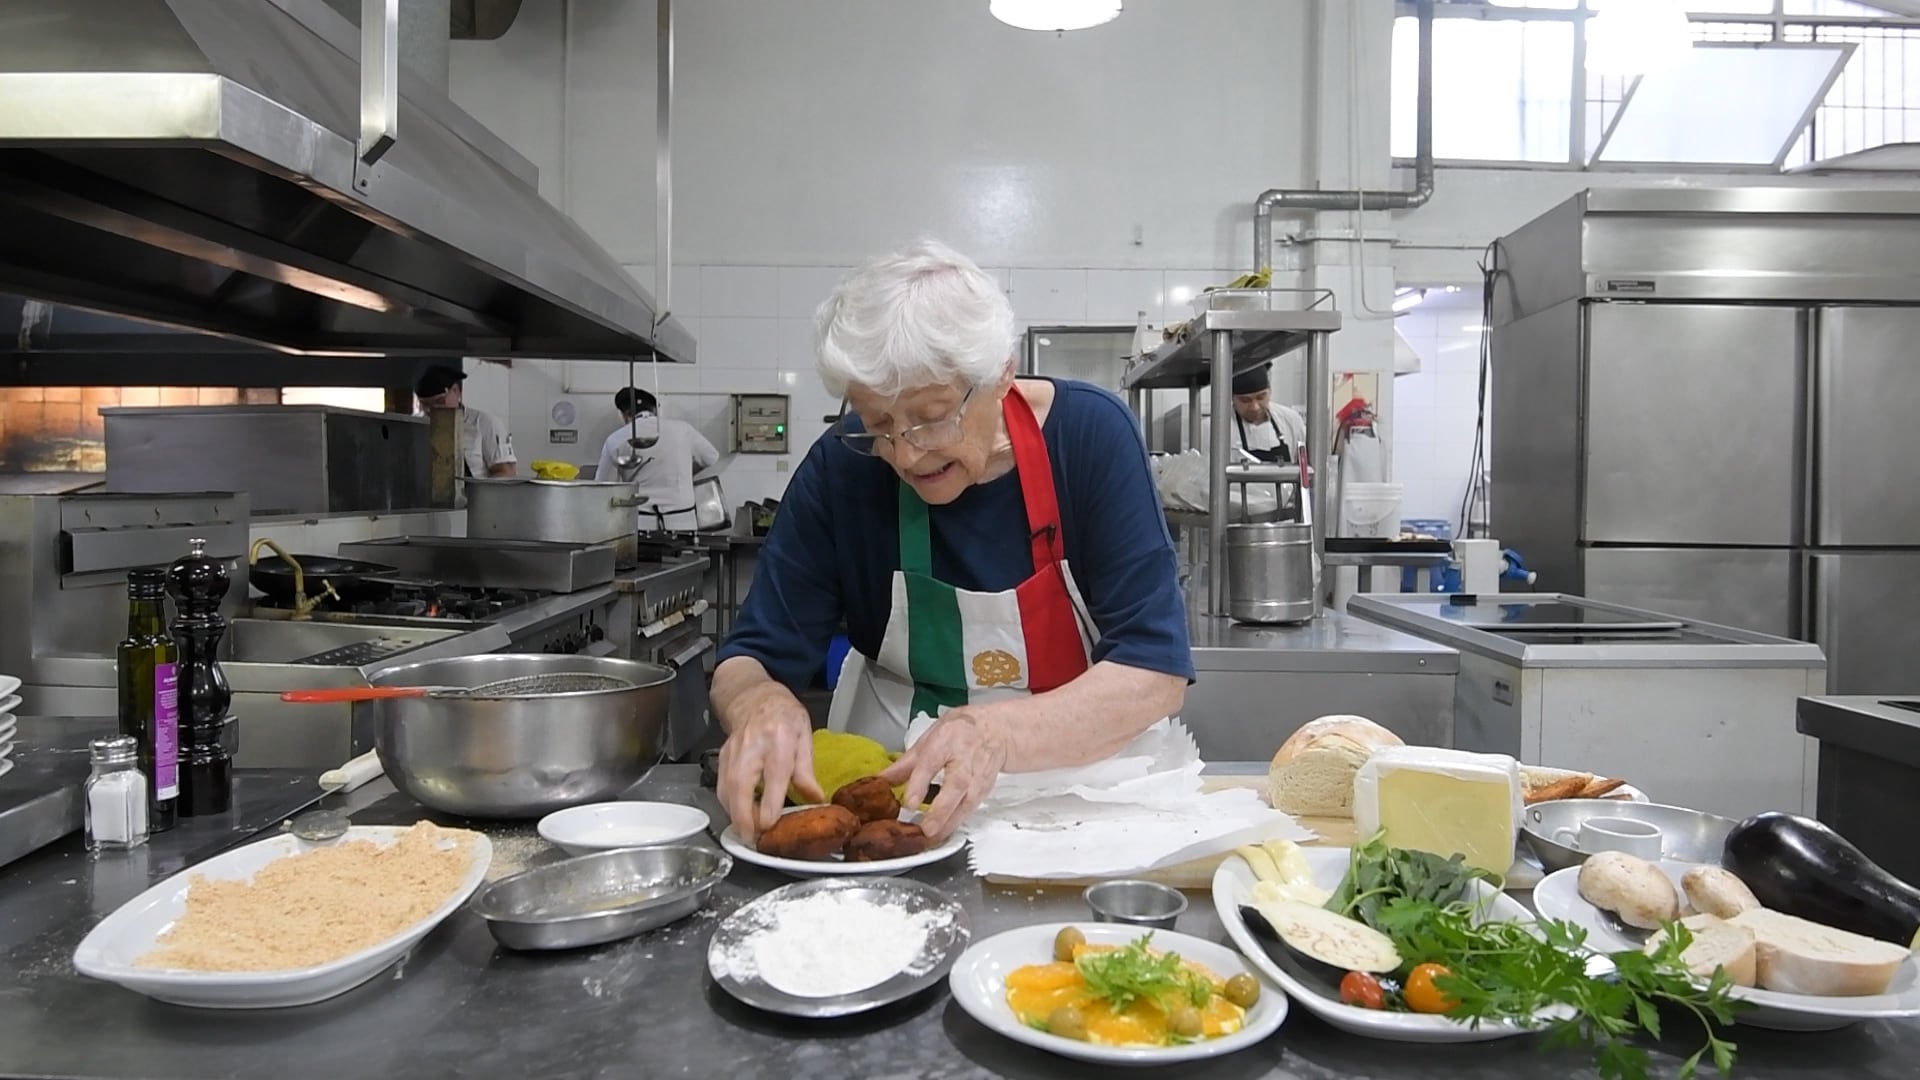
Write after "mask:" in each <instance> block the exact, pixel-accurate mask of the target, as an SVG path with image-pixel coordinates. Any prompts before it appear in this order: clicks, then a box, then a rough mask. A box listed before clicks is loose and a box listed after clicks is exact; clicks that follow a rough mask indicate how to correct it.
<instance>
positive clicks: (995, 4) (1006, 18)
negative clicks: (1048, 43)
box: [987, 0, 1120, 34]
mask: <svg viewBox="0 0 1920 1080" xmlns="http://www.w3.org/2000/svg"><path fill="white" fill-rule="evenodd" d="M987 10H988V11H989V12H991V13H992V15H993V17H994V18H996V19H999V20H1000V21H1001V22H1003V23H1006V24H1007V25H1008V26H1013V27H1018V28H1019V29H1021V30H1040V31H1044V32H1046V33H1056V34H1057V33H1064V32H1066V31H1068V30H1086V29H1088V28H1090V27H1095V26H1099V25H1101V24H1103V23H1110V22H1112V21H1113V20H1114V19H1115V18H1116V17H1117V16H1118V15H1119V14H1120V0H988V3H987Z"/></svg>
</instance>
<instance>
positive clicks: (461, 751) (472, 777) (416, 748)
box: [353, 653, 674, 818]
mask: <svg viewBox="0 0 1920 1080" xmlns="http://www.w3.org/2000/svg"><path fill="white" fill-rule="evenodd" d="M560 673H579V674H591V675H611V676H614V677H616V678H620V679H625V680H627V681H629V682H631V683H633V684H634V685H633V687H632V688H631V689H627V690H594V691H588V692H585V693H569V694H538V695H528V696H525V697H498V698H476V697H415V698H388V699H385V700H381V701H368V702H360V703H358V704H356V705H355V706H354V707H353V708H354V721H355V725H356V726H358V724H359V723H360V721H361V720H362V719H363V718H365V719H367V720H370V721H371V723H372V727H373V742H374V749H375V750H376V751H378V752H379V754H380V764H381V766H382V767H384V768H385V770H386V774H387V776H388V777H389V778H390V779H392V781H393V783H394V786H395V787H397V788H399V789H400V790H401V791H402V792H404V793H406V794H407V795H409V796H412V797H413V798H414V799H417V800H419V801H420V802H421V803H422V804H423V805H425V806H428V807H431V808H433V809H435V810H441V811H444V812H446V813H449V814H459V815H461V816H463V817H478V818H531V817H539V816H541V815H543V814H546V813H548V812H549V811H553V810H559V809H562V808H564V807H568V806H576V805H578V804H580V803H587V802H598V801H601V800H604V799H612V798H617V797H618V796H619V795H620V794H621V793H622V792H624V791H626V790H627V789H628V788H630V787H632V786H633V785H634V784H636V783H639V782H640V780H641V778H643V777H645V776H646V774H647V771H648V770H649V769H651V768H653V766H654V764H655V763H656V762H657V761H658V760H659V758H660V753H661V749H662V748H663V747H664V745H665V736H666V726H667V710H668V706H669V704H670V703H671V701H672V683H673V679H674V671H673V670H672V669H671V668H666V667H662V666H660V665H659V664H646V663H641V662H639V661H637V660H621V659H617V658H614V657H598V656H555V655H546V654H536V653H525V654H522V653H499V654H491V655H485V656H454V657H448V658H446V659H442V660H424V661H421V662H419V663H415V664H406V665H403V666H400V667H393V668H388V669H387V670H385V671H381V672H378V673H376V674H374V675H373V676H372V677H371V678H370V679H369V680H368V681H369V682H371V683H372V684H373V685H375V686H462V687H465V686H480V685H482V684H485V683H490V682H495V681H497V680H500V679H511V678H516V677H518V676H522V675H552V674H560Z"/></svg>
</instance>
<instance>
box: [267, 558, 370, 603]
mask: <svg viewBox="0 0 1920 1080" xmlns="http://www.w3.org/2000/svg"><path fill="white" fill-rule="evenodd" d="M294 558H295V559H296V560H298V561H299V563H300V569H301V570H304V571H306V576H307V595H308V596H314V595H316V594H318V593H319V592H320V591H321V589H322V586H321V584H320V583H321V582H322V581H325V582H327V583H328V584H330V585H332V586H333V591H334V592H336V593H339V594H340V599H341V600H342V601H358V600H379V599H382V598H384V597H385V596H386V595H387V594H389V593H391V592H393V582H391V581H387V580H383V579H385V578H389V577H392V576H393V575H396V574H398V573H399V572H400V571H399V570H397V569H395V568H394V567H391V566H382V565H381V564H379V563H370V562H361V561H359V560H358V559H338V558H335V557H333V556H331V555H295V556H294ZM247 580H248V581H250V582H252V583H253V587H254V588H256V589H259V590H260V591H261V592H263V593H266V594H267V595H268V596H271V597H273V598H274V599H276V600H291V599H292V598H293V567H291V566H288V565H287V561H286V560H285V559H281V558H273V559H261V560H260V561H259V562H257V563H254V564H253V565H252V566H250V567H248V568H247Z"/></svg>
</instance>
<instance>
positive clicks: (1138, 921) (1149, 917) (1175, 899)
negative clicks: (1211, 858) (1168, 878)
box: [1083, 881, 1187, 930]
mask: <svg viewBox="0 0 1920 1080" xmlns="http://www.w3.org/2000/svg"><path fill="white" fill-rule="evenodd" d="M1083 895H1084V896H1085V897H1086V900H1087V906H1088V907H1090V908H1092V909H1093V918H1094V921H1096V922H1107V923H1132V924H1133V925H1135V926H1151V927H1153V928H1154V929H1156V930H1171V929H1173V923H1174V920H1176V919H1178V918H1179V917H1180V915H1181V913H1183V912H1185V911H1186V910H1187V898H1186V897H1185V896H1182V895H1181V894H1180V890H1179V889H1173V888H1169V887H1167V886H1165V885H1159V884H1156V883H1154V882H1151V881H1103V882H1101V883H1100V884H1098V885H1092V886H1088V888H1087V891H1086V892H1085V893H1084V894H1083Z"/></svg>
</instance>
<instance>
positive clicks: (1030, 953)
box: [947, 919, 1287, 1065]
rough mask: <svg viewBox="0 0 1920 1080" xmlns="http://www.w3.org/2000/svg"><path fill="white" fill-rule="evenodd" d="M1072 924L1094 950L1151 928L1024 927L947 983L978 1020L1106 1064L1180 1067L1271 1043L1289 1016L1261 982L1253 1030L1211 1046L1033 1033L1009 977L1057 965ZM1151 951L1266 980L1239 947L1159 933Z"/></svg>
mask: <svg viewBox="0 0 1920 1080" xmlns="http://www.w3.org/2000/svg"><path fill="white" fill-rule="evenodd" d="M1069 926H1072V927H1076V928H1077V929H1079V931H1080V932H1081V933H1083V934H1085V935H1086V936H1087V942H1088V943H1089V944H1092V945H1125V944H1127V943H1128V942H1130V941H1133V940H1135V939H1137V938H1139V937H1140V935H1142V934H1144V933H1146V932H1147V930H1146V928H1145V927H1140V926H1124V925H1120V924H1117V923H1097V922H1094V921H1092V920H1091V919H1089V920H1088V921H1086V922H1077V923H1046V924H1044V925H1041V926H1022V927H1020V928H1019V929H1017V930H1008V931H1006V932H1004V933H1000V934H995V935H994V936H992V937H990V938H987V939H986V940H985V941H980V942H976V943H975V944H974V945H973V946H972V947H971V948H969V949H968V950H967V951H966V952H964V953H961V954H960V961H959V963H957V964H955V965H954V966H953V974H951V975H949V976H948V977H947V983H948V985H949V986H950V987H951V988H952V989H953V1000H954V1001H956V1002H958V1003H959V1005H960V1007H961V1008H962V1009H965V1010H966V1011H967V1013H968V1015H970V1016H972V1017H973V1018H974V1019H975V1020H978V1021H980V1023H982V1024H984V1025H986V1026H987V1027H989V1028H991V1029H993V1030H994V1031H995V1032H997V1033H999V1034H1001V1035H1005V1036H1006V1037H1007V1038H1009V1039H1012V1040H1013V1041H1015V1042H1022V1043H1026V1044H1027V1045H1028V1046H1037V1047H1039V1048H1040V1049H1042V1050H1047V1051H1051V1052H1052V1053H1055V1054H1059V1055H1060V1056H1062V1057H1070V1058H1076V1059H1078V1060H1080V1061H1092V1062H1098V1063H1100V1064H1102V1065H1174V1064H1178V1063H1180V1062H1183V1061H1199V1060H1201V1059H1203V1058H1212V1057H1219V1056H1221V1055H1222V1054H1231V1053H1233V1052H1235V1051H1237V1050H1245V1049H1246V1048H1247V1047H1249V1046H1252V1045H1254V1044H1255V1043H1258V1042H1260V1041H1262V1040H1264V1039H1266V1038H1267V1037H1268V1036H1269V1035H1272V1034H1273V1033H1274V1032H1275V1031H1276V1030H1278V1029H1279V1027H1280V1023H1281V1021H1283V1020H1285V1019H1286V1018H1287V998H1286V995H1284V994H1281V993H1279V992H1278V991H1276V990H1275V989H1274V988H1273V986H1272V984H1271V983H1269V982H1267V981H1266V980H1264V979H1262V980H1261V985H1260V1000H1258V1001H1256V1002H1254V1003H1253V1008H1251V1009H1248V1010H1247V1022H1246V1026H1244V1027H1242V1028H1241V1029H1240V1030H1239V1031H1236V1032H1234V1033H1233V1034H1231V1035H1223V1036H1221V1037H1220V1038H1218V1039H1208V1040H1206V1041H1204V1042H1196V1043H1188V1044H1186V1045H1185V1046H1101V1045H1099V1044H1097V1043H1090V1042H1082V1041H1080V1040H1079V1039H1068V1038H1064V1037H1062V1036H1059V1035H1053V1034H1050V1033H1048V1032H1045V1031H1039V1030H1037V1029H1035V1028H1030V1027H1028V1026H1027V1025H1025V1024H1023V1023H1021V1022H1020V1018H1019V1017H1017V1016H1015V1015H1014V1014H1013V1006H1011V1005H1009V1004H1007V975H1008V974H1009V973H1010V972H1012V971H1014V970H1015V969H1016V968H1023V967H1026V966H1027V965H1028V964H1044V963H1047V962H1049V961H1051V960H1052V959H1053V939H1054V936H1055V935H1056V934H1058V933H1059V932H1060V931H1061V930H1062V929H1064V928H1066V927H1069ZM1152 947H1153V949H1154V950H1156V951H1158V952H1170V953H1178V954H1180V958H1181V959H1183V960H1191V961H1193V962H1194V963H1196V964H1199V965H1200V966H1202V967H1204V968H1206V969H1207V970H1209V971H1211V972H1213V973H1214V974H1215V975H1218V976H1220V977H1221V978H1223V979H1230V978H1232V977H1234V976H1235V975H1238V974H1240V973H1241V972H1247V973H1249V974H1253V975H1254V978H1256V979H1258V978H1259V975H1258V974H1257V973H1254V972H1253V971H1252V969H1251V968H1250V967H1249V965H1248V964H1247V962H1246V961H1245V960H1243V959H1241V958H1240V955H1239V954H1238V953H1236V952H1234V951H1233V950H1232V949H1229V948H1227V947H1225V946H1223V945H1215V944H1214V943H1213V942H1211V941H1205V940H1202V939H1200V938H1197V937H1191V936H1189V935H1187V934H1178V933H1175V932H1173V931H1171V930H1155V931H1153V946H1152Z"/></svg>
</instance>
